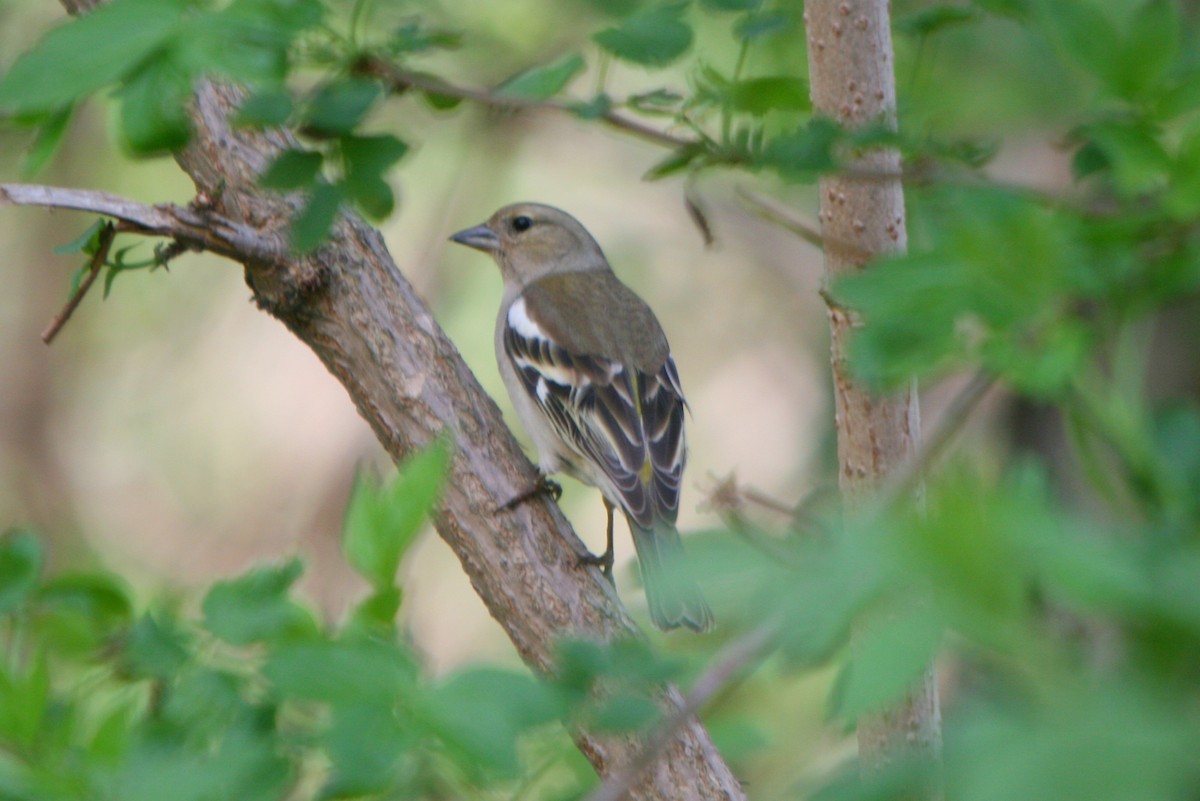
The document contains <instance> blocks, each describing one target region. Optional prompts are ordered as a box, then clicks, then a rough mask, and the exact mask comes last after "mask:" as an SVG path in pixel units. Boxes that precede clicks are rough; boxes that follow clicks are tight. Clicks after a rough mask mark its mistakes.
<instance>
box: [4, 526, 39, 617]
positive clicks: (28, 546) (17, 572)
mask: <svg viewBox="0 0 1200 801" xmlns="http://www.w3.org/2000/svg"><path fill="white" fill-rule="evenodd" d="M44 560H45V556H44V555H43V553H42V541H41V540H40V539H38V537H37V535H35V534H34V533H33V532H31V531H26V530H24V529H15V530H13V531H8V532H6V533H5V534H4V536H3V537H2V538H0V614H5V613H7V612H11V611H13V610H14V609H17V608H18V607H20V606H21V604H23V603H24V602H25V600H26V599H27V598H29V596H30V594H31V593H32V592H33V590H34V588H36V587H37V583H38V578H39V577H40V576H41V572H42V563H43V561H44Z"/></svg>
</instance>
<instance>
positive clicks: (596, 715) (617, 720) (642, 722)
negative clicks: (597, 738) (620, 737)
mask: <svg viewBox="0 0 1200 801" xmlns="http://www.w3.org/2000/svg"><path fill="white" fill-rule="evenodd" d="M588 718H589V721H590V723H591V724H592V726H594V727H595V728H596V729H598V730H600V731H607V732H635V731H639V730H641V729H644V728H645V727H646V726H649V725H650V724H651V723H652V722H654V721H655V720H657V719H658V707H656V706H655V705H654V702H653V701H651V700H650V699H649V698H646V697H645V696H644V695H640V694H637V693H629V692H618V693H614V694H613V695H612V696H610V697H608V698H605V699H604V700H603V701H601V702H600V703H599V704H598V705H597V707H596V708H595V709H594V710H592V712H591V714H589V715H588Z"/></svg>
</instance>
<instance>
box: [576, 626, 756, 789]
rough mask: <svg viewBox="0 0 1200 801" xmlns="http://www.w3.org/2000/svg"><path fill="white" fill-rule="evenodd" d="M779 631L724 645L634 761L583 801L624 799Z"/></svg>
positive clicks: (748, 634) (753, 634) (748, 635)
mask: <svg viewBox="0 0 1200 801" xmlns="http://www.w3.org/2000/svg"><path fill="white" fill-rule="evenodd" d="M778 630H779V623H778V621H772V622H769V623H764V624H762V625H760V626H758V627H757V628H754V629H751V630H750V631H748V632H746V633H745V634H743V635H742V636H741V637H739V638H737V639H736V640H734V641H733V642H730V643H728V644H727V645H726V646H725V647H724V648H722V649H721V652H720V653H718V654H717V656H716V657H715V658H714V659H713V661H712V663H711V664H710V665H709V667H708V669H707V670H706V671H704V673H702V674H701V675H700V677H699V678H698V679H696V681H695V683H694V684H693V685H692V689H691V691H689V692H688V694H687V695H686V696H684V698H683V702H682V703H680V704H679V705H678V706H677V707H676V708H675V710H674V711H673V712H672V713H671V715H670V716H669V717H668V718H667V719H666V720H664V721H663V722H662V723H661V724H660V725H659V726H658V728H657V729H655V731H654V733H653V734H651V735H650V736H649V737H648V738H647V739H646V743H645V745H643V746H642V750H641V753H639V754H638V755H637V758H636V759H634V760H633V761H632V762H630V763H629V764H628V765H624V766H622V767H621V769H620V770H617V771H615V772H613V774H612V775H611V776H609V777H608V779H606V780H605V782H604V784H602V785H600V787H598V788H597V789H596V790H595V791H593V792H592V794H591V795H589V796H587V798H585V799H584V801H620V799H623V798H626V797H627V796H628V794H629V790H630V788H632V787H633V784H634V782H636V781H637V779H638V777H639V776H640V775H641V774H642V772H643V771H644V770H646V769H647V768H648V767H650V766H651V765H652V764H654V762H655V760H657V759H658V757H659V756H660V755H661V754H662V752H663V749H664V748H666V747H667V745H669V744H670V743H671V741H672V740H673V739H674V738H675V736H676V735H677V734H678V733H679V729H680V727H682V726H683V725H684V724H685V723H687V722H688V720H690V719H691V718H692V716H693V715H695V714H696V713H698V712H699V711H700V710H701V709H703V708H704V706H705V705H706V704H708V702H709V701H711V700H712V699H713V698H715V697H716V696H717V695H718V694H719V693H721V692H723V691H725V690H726V689H728V688H729V687H730V686H732V685H733V684H734V682H735V680H737V679H739V678H740V675H739V674H741V672H742V670H743V669H745V668H747V667H749V666H750V664H751V663H752V662H754V661H755V660H756V659H758V658H759V657H761V656H762V655H764V653H765V652H766V651H767V649H768V646H770V645H771V643H772V642H773V640H774V639H775V634H776V632H778Z"/></svg>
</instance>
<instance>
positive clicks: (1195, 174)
mask: <svg viewBox="0 0 1200 801" xmlns="http://www.w3.org/2000/svg"><path fill="white" fill-rule="evenodd" d="M1170 175H1171V186H1170V189H1169V191H1168V193H1167V197H1166V199H1165V201H1164V203H1165V205H1166V207H1167V209H1168V210H1169V211H1170V212H1171V214H1172V215H1173V216H1174V217H1175V218H1176V219H1179V220H1187V219H1189V218H1191V217H1193V216H1195V215H1197V214H1200V122H1194V123H1193V124H1192V125H1191V126H1190V127H1189V129H1188V130H1187V131H1186V132H1185V133H1184V135H1183V138H1182V140H1181V141H1180V143H1179V148H1178V151H1177V153H1176V155H1175V163H1174V166H1173V167H1172V168H1171V171H1170Z"/></svg>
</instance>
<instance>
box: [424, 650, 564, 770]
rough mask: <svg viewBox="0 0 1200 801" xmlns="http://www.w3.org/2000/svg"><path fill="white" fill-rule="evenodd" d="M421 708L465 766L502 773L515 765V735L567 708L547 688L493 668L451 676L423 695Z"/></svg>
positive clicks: (557, 716)
mask: <svg viewBox="0 0 1200 801" xmlns="http://www.w3.org/2000/svg"><path fill="white" fill-rule="evenodd" d="M421 708H422V710H423V712H424V716H425V717H426V718H427V719H428V720H429V722H430V725H431V727H432V728H433V730H434V731H435V732H437V733H438V735H439V736H440V737H441V738H442V740H443V741H445V742H446V743H447V745H448V746H449V747H450V748H451V749H452V752H451V753H452V754H454V755H456V756H457V757H458V760H459V762H460V764H461V766H462V767H463V768H465V769H469V770H472V771H475V770H478V769H479V768H484V769H489V770H494V771H497V772H499V773H500V774H502V775H506V776H507V775H513V774H515V772H516V769H517V765H518V763H517V738H518V737H519V736H520V735H521V734H522V733H523V732H525V731H528V730H529V729H532V728H534V727H536V726H540V725H542V724H544V723H549V722H551V721H555V720H558V719H559V717H560V716H561V715H562V714H563V712H564V711H565V710H564V709H562V707H561V706H560V704H559V703H558V700H557V696H556V695H555V694H554V693H553V692H551V691H550V688H548V687H547V686H545V685H543V684H540V683H538V682H537V681H535V680H534V679H532V678H531V677H529V676H528V675H524V674H520V673H513V672H510V671H505V670H498V669H495V668H474V669H470V670H465V671H462V672H460V673H457V674H455V675H453V676H451V677H450V678H448V679H446V680H445V681H444V682H442V683H441V684H440V685H438V686H436V687H434V688H433V689H432V691H429V692H426V693H425V694H424V695H423V698H422V705H421Z"/></svg>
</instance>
